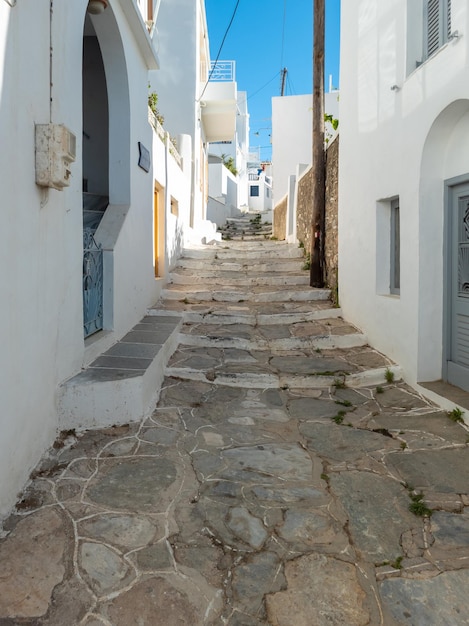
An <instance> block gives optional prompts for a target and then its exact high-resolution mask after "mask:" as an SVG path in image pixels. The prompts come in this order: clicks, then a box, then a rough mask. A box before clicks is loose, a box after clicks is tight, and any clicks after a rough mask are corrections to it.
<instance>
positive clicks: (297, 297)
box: [162, 285, 331, 303]
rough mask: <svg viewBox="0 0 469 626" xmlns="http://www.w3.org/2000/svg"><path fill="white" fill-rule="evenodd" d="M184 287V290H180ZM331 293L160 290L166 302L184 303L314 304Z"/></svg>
mask: <svg viewBox="0 0 469 626" xmlns="http://www.w3.org/2000/svg"><path fill="white" fill-rule="evenodd" d="M182 287H184V288H182ZM330 295H331V292H330V290H329V289H313V288H301V287H300V286H299V287H298V288H296V289H295V288H290V289H282V290H280V291H276V290H272V288H269V287H253V288H252V289H251V290H241V289H239V290H233V289H230V288H229V286H227V287H226V289H223V288H222V286H221V285H217V289H216V290H213V291H212V290H205V291H202V290H198V289H197V288H196V287H195V286H192V285H188V286H179V285H170V286H169V287H167V288H166V289H163V290H162V297H163V299H166V300H179V301H184V302H187V303H189V302H210V301H212V300H214V301H216V302H246V301H249V302H306V301H307V302H314V301H315V300H328V299H329V298H330Z"/></svg>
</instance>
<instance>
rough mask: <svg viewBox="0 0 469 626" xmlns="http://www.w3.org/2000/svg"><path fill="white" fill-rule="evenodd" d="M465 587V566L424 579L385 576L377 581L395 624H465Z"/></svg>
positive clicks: (467, 621) (467, 581)
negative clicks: (380, 580)
mask: <svg viewBox="0 0 469 626" xmlns="http://www.w3.org/2000/svg"><path fill="white" fill-rule="evenodd" d="M468 588H469V570H459V571H455V572H442V573H441V574H439V575H438V576H434V577H433V578H429V579H424V580H416V579H412V580H409V579H403V578H389V579H387V580H384V581H383V582H381V583H380V584H379V593H380V596H381V600H382V602H383V603H384V605H385V607H386V608H387V609H388V611H389V612H390V613H391V615H392V617H393V618H394V619H395V620H396V621H397V623H398V624H402V625H408V626H442V625H443V624H448V626H449V625H451V626H463V625H466V626H467V624H469V616H468V612H467V589H468Z"/></svg>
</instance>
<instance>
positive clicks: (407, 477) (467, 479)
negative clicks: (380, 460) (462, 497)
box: [388, 448, 469, 494]
mask: <svg viewBox="0 0 469 626" xmlns="http://www.w3.org/2000/svg"><path fill="white" fill-rule="evenodd" d="M388 463H389V464H390V465H391V466H392V467H394V468H395V470H397V471H398V472H399V474H400V476H402V479H403V480H404V481H405V482H407V483H408V484H409V485H411V486H412V487H413V488H414V489H418V490H423V491H425V490H426V489H428V490H431V491H437V492H441V493H458V494H468V493H469V448H458V449H446V450H416V451H415V452H414V453H413V454H412V455H392V456H390V457H389V458H388ZM449 468H451V470H450V471H448V469H449Z"/></svg>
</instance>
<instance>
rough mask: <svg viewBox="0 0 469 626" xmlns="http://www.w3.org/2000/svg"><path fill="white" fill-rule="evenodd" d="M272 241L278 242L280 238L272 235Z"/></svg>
mask: <svg viewBox="0 0 469 626" xmlns="http://www.w3.org/2000/svg"><path fill="white" fill-rule="evenodd" d="M270 239H271V241H278V237H275V235H272V237H271V238H270Z"/></svg>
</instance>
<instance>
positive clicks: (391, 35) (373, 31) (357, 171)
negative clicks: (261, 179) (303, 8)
mask: <svg viewBox="0 0 469 626" xmlns="http://www.w3.org/2000/svg"><path fill="white" fill-rule="evenodd" d="M468 35H469V5H468V3H467V1H466V0H408V1H406V0H387V1H386V2H383V1H382V0H367V1H366V2H360V1H358V0H346V1H345V2H342V24H341V78H340V86H341V89H340V129H341V130H340V169H339V171H340V180H339V189H340V200H339V289H340V304H341V306H342V309H343V311H344V315H345V317H346V318H347V319H348V320H350V321H351V322H354V323H355V324H357V326H359V327H360V328H362V329H363V330H364V331H365V332H366V333H367V335H368V337H369V340H370V342H371V343H372V344H373V345H374V346H376V347H377V348H378V349H380V350H382V351H383V352H385V353H386V354H388V355H389V356H391V357H392V358H394V359H395V360H396V361H397V362H398V363H399V364H400V365H401V366H402V367H403V370H404V374H405V377H406V378H407V379H408V380H409V381H410V382H411V383H416V382H424V381H436V380H438V379H443V380H444V381H448V382H450V383H452V384H454V385H456V386H459V387H462V388H464V389H466V390H469V141H468V139H469V37H468Z"/></svg>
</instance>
